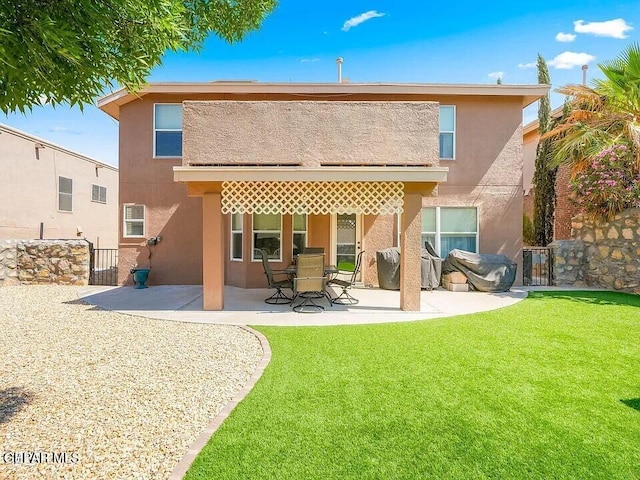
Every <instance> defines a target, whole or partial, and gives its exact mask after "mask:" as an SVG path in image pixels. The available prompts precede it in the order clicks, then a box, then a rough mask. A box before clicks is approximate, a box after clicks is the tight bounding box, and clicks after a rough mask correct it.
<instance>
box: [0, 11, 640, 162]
mask: <svg viewBox="0 0 640 480" xmlns="http://www.w3.org/2000/svg"><path fill="white" fill-rule="evenodd" d="M637 41H640V0H639V1H623V2H616V1H591V0H581V1H574V0H564V1H562V2H557V1H544V0H541V1H538V2H536V3H535V7H534V6H533V5H532V4H531V3H529V2H513V1H509V2H506V1H500V0H494V1H493V2H454V3H453V4H450V5H448V4H446V3H445V4H443V3H437V2H425V1H419V0H418V1H413V0H411V1H410V0H406V1H398V0H395V1H391V0H387V1H385V0H373V1H369V0H353V1H342V2H338V1H333V0H329V1H324V2H312V1H299V0H298V1H295V0H282V1H281V2H280V4H279V6H278V7H277V9H276V10H275V12H274V13H273V14H272V15H271V16H269V17H268V18H267V19H266V21H265V22H264V24H263V26H262V28H261V29H260V30H259V31H256V32H252V33H250V34H249V35H248V36H247V37H246V39H245V40H244V41H243V42H241V43H238V44H234V45H228V44H226V43H225V42H222V41H220V40H218V39H217V38H215V37H211V38H209V39H208V40H207V41H206V43H205V46H204V49H203V51H202V52H201V53H200V54H195V53H180V54H168V55H167V56H166V57H165V60H164V63H163V65H162V66H161V67H158V68H156V69H155V70H154V71H153V72H152V74H151V76H150V78H149V80H150V81H211V80H221V79H222V80H257V81H278V82H289V81H291V82H334V81H336V63H335V59H336V57H338V56H341V57H343V58H344V65H343V76H344V77H347V78H349V79H350V80H351V81H352V82H419V83H495V81H496V77H497V76H501V77H502V81H503V83H504V84H511V83H514V84H521V83H536V82H537V72H536V69H535V66H534V65H533V64H534V63H535V60H536V56H537V54H538V53H540V54H541V55H542V56H543V57H544V58H545V59H546V60H547V62H548V63H549V71H550V75H551V81H552V83H553V86H554V88H555V87H559V86H561V85H565V84H567V83H580V82H581V81H582V71H581V68H580V67H581V65H582V64H584V63H588V64H589V71H588V78H589V79H591V78H593V77H597V76H599V70H598V68H597V64H598V62H601V61H605V60H610V59H613V58H615V57H616V56H617V55H618V54H619V53H620V52H621V51H622V50H623V49H624V48H625V47H626V46H628V45H629V44H630V43H632V42H637ZM532 65H533V68H532ZM561 103H562V97H560V96H559V95H557V94H554V95H553V96H552V105H553V106H554V107H555V106H558V105H560V104H561ZM536 111H537V110H536V109H535V108H529V109H527V110H526V111H525V112H524V120H525V122H527V121H530V120H532V119H533V118H535V116H536ZM0 122H3V123H6V124H8V125H10V126H12V127H15V128H18V129H20V130H24V131H26V132H29V133H32V134H35V135H37V136H40V137H42V138H45V139H46V140H49V141H52V142H54V143H58V144H60V145H63V146H65V147H67V148H70V149H72V150H76V151H78V152H81V153H84V154H86V155H89V156H91V157H94V158H96V159H98V160H102V161H105V162H107V163H111V164H114V165H115V164H117V151H118V145H117V144H118V125H117V122H116V121H114V120H112V119H111V118H110V117H109V116H107V115H106V114H104V113H102V112H101V111H100V110H98V109H97V108H95V107H92V106H88V107H86V108H85V110H84V112H80V111H79V110H78V109H77V108H75V109H70V108H64V107H57V108H56V109H53V108H51V107H39V108H35V109H34V110H33V112H32V113H30V114H27V115H22V114H14V115H9V116H8V117H5V118H4V119H2V118H0Z"/></svg>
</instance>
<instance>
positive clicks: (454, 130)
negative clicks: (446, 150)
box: [438, 105, 458, 160]
mask: <svg viewBox="0 0 640 480" xmlns="http://www.w3.org/2000/svg"><path fill="white" fill-rule="evenodd" d="M443 107H447V108H453V130H440V125H439V124H438V157H439V156H440V134H441V133H452V134H453V151H452V152H451V153H452V156H451V158H440V160H455V159H456V130H457V127H458V122H457V116H458V112H457V109H456V106H455V105H440V106H439V108H438V115H440V109H441V108H443ZM438 123H439V120H438Z"/></svg>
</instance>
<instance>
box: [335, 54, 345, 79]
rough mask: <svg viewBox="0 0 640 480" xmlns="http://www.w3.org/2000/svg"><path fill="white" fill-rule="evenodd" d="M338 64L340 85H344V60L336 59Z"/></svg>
mask: <svg viewBox="0 0 640 480" xmlns="http://www.w3.org/2000/svg"><path fill="white" fill-rule="evenodd" d="M336 63H337V64H338V83H342V64H343V63H344V59H343V58H342V57H338V58H336Z"/></svg>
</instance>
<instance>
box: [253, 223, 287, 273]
mask: <svg viewBox="0 0 640 480" xmlns="http://www.w3.org/2000/svg"><path fill="white" fill-rule="evenodd" d="M254 215H263V214H262V213H254V214H252V215H251V261H252V262H262V258H256V245H255V241H256V236H255V234H256V233H273V232H276V231H278V230H254V229H253V216H254ZM264 215H266V214H264ZM277 215H280V230H279V233H280V246H279V247H278V251H279V252H280V255H279V257H278V258H269V259H267V260H268V261H269V262H281V261H282V214H281V213H279V214H277Z"/></svg>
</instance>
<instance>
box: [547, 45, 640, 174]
mask: <svg viewBox="0 0 640 480" xmlns="http://www.w3.org/2000/svg"><path fill="white" fill-rule="evenodd" d="M598 67H599V68H600V70H601V71H602V73H603V74H604V76H605V78H604V79H601V80H595V81H594V82H593V87H587V86H584V85H566V86H564V87H562V88H560V89H558V92H559V93H563V94H565V95H567V97H568V98H569V101H570V104H571V108H570V111H569V113H568V114H567V115H565V116H564V118H563V120H562V121H561V122H559V123H558V125H557V126H555V128H553V129H551V131H549V132H548V133H547V134H546V136H545V137H544V138H550V139H552V140H553V142H554V150H555V152H554V158H553V161H554V163H555V164H556V165H557V164H560V163H563V162H568V163H569V165H570V166H571V170H572V173H573V174H574V175H575V174H577V173H579V172H582V171H584V170H585V169H586V168H588V166H589V164H590V162H591V159H593V158H595V157H596V156H597V155H598V154H599V153H600V152H601V151H603V150H604V149H606V148H609V147H611V146H613V145H625V146H627V147H628V148H630V149H631V154H632V155H634V156H635V159H636V169H637V170H638V171H640V46H639V45H638V44H637V43H635V44H631V45H630V46H629V47H627V49H626V50H624V51H623V52H622V53H621V54H620V56H619V57H618V58H616V59H615V60H612V61H609V62H605V63H601V64H599V65H598Z"/></svg>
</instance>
